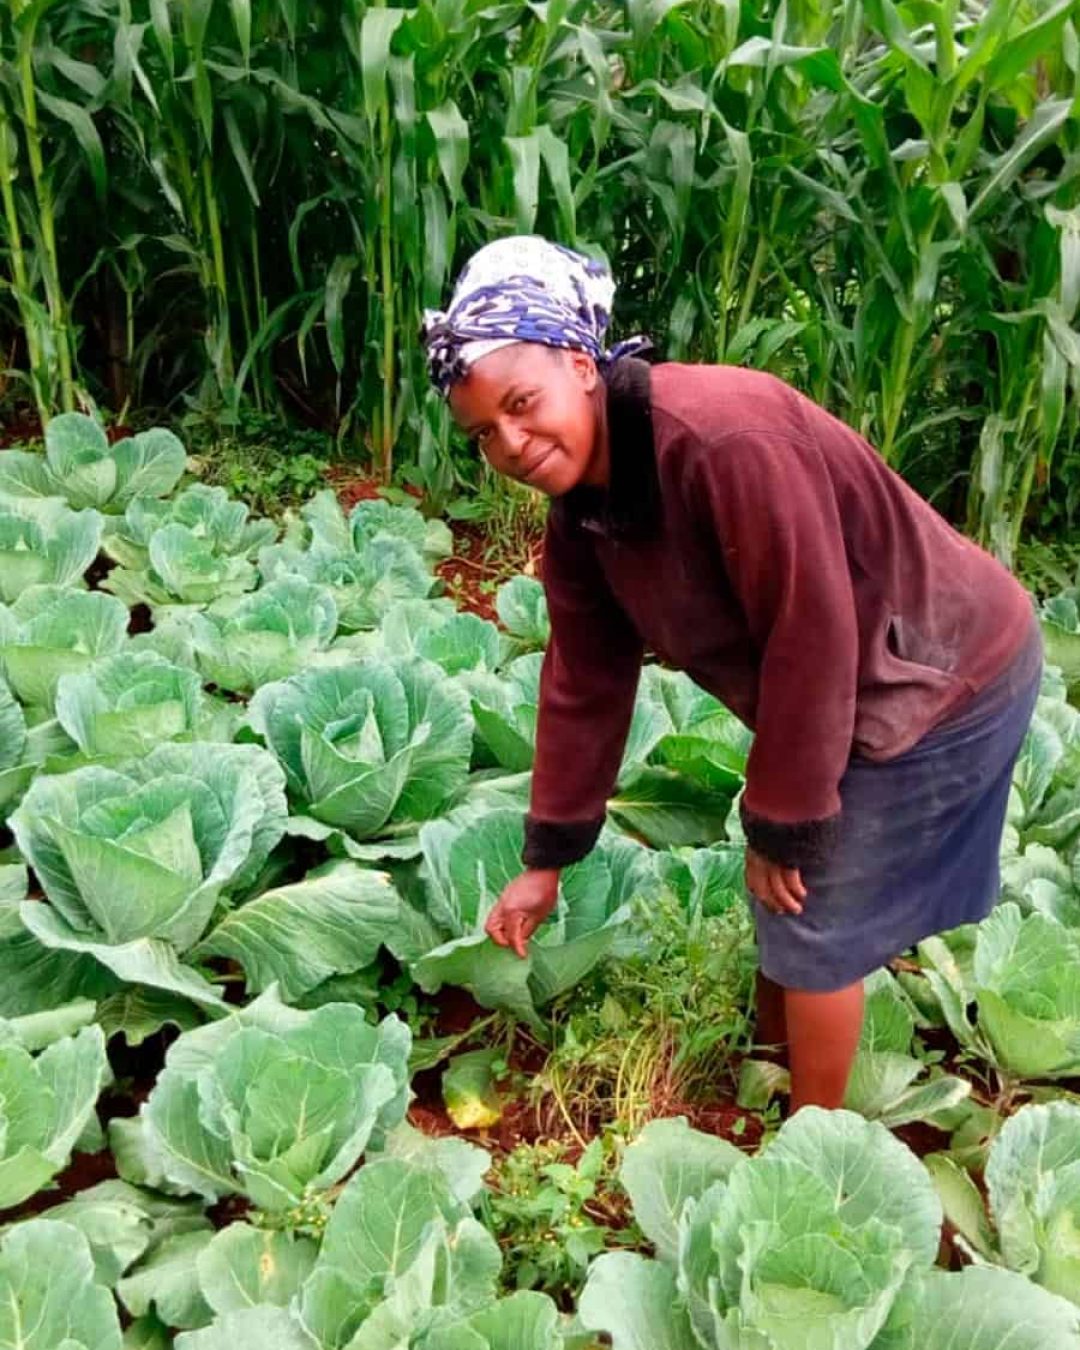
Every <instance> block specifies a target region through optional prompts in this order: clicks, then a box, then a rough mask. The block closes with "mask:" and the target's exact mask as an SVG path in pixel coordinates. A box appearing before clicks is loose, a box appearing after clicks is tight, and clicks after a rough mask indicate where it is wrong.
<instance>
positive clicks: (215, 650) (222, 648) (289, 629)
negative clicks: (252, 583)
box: [191, 576, 337, 694]
mask: <svg viewBox="0 0 1080 1350" xmlns="http://www.w3.org/2000/svg"><path fill="white" fill-rule="evenodd" d="M336 632H337V606H336V605H335V603H334V597H333V595H332V594H331V593H330V591H329V590H328V589H327V588H326V587H325V586H315V585H312V583H311V582H308V581H305V580H304V579H303V578H302V577H295V576H283V577H281V578H280V579H279V580H277V581H271V582H270V583H269V584H268V585H266V586H262V587H260V589H259V590H257V591H254V592H252V594H251V595H246V596H244V597H243V598H241V599H238V600H237V599H233V600H222V601H219V602H218V603H217V604H214V605H211V606H210V608H209V609H207V610H206V611H204V612H203V613H200V614H195V615H193V616H192V618H191V638H192V646H193V650H194V654H195V660H196V662H197V663H198V667H199V670H200V671H201V672H202V675H203V678H204V679H206V680H208V681H209V682H210V683H211V684H215V685H217V687H218V688H219V689H227V690H229V691H230V692H232V693H238V694H249V693H251V692H252V691H253V690H255V689H258V688H259V687H260V685H264V684H270V683H272V682H273V681H275V680H283V679H286V678H287V677H288V676H290V675H296V674H298V673H299V672H300V671H302V670H305V669H306V668H307V667H308V666H310V665H312V664H313V663H314V661H315V660H316V658H317V657H318V656H319V655H320V654H322V653H323V652H325V651H326V650H327V649H328V648H329V646H330V644H331V642H333V640H334V635H335V633H336Z"/></svg>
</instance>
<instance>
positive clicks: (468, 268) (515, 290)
mask: <svg viewBox="0 0 1080 1350" xmlns="http://www.w3.org/2000/svg"><path fill="white" fill-rule="evenodd" d="M614 298H615V282H614V281H613V280H612V276H611V273H610V272H609V271H608V268H607V266H606V264H604V263H602V262H598V261H597V260H596V259H594V258H586V257H585V256H584V255H583V254H581V253H575V252H574V251H573V249H569V248H563V247H562V245H561V244H553V243H551V242H550V241H549V240H547V239H542V238H540V237H539V236H538V235H524V234H523V235H513V236H511V237H510V238H509V239H498V240H496V241H495V242H494V243H492V244H486V245H485V246H484V247H483V248H482V249H480V250H479V252H477V253H474V254H473V256H472V257H471V258H470V259H469V261H468V262H467V263H466V264H465V267H464V269H463V270H462V273H461V275H460V276H459V277H458V280H457V284H456V286H455V287H454V293H453V295H452V297H451V299H450V307H449V309H447V310H445V311H442V310H433V309H429V310H427V311H426V313H425V314H424V323H423V327H422V329H421V336H422V338H423V341H424V345H425V346H426V347H427V355H428V372H429V374H430V376H431V381H432V383H433V384H434V385H435V387H436V388H437V389H438V391H439V393H440V394H442V395H443V397H444V398H445V397H446V395H447V394H449V392H450V389H451V388H452V386H453V385H454V384H456V383H457V381H458V380H462V379H464V378H465V376H466V375H467V374H468V373H469V371H470V369H471V368H472V367H473V366H474V365H475V364H476V362H477V361H479V360H480V358H481V357H484V356H487V355H488V354H489V353H490V352H493V351H497V350H498V349H499V348H500V347H509V346H511V345H512V344H513V343H515V342H538V343H540V344H541V345H543V346H545V347H565V348H571V349H575V350H578V351H583V352H588V354H589V355H590V356H591V357H592V358H593V360H594V361H596V362H597V364H598V365H600V366H601V367H603V366H606V365H608V364H610V363H611V362H613V361H616V360H618V359H619V357H621V356H630V355H632V354H633V353H635V352H640V351H643V350H645V349H646V348H647V347H648V346H649V342H648V340H647V339H646V338H644V337H633V338H629V339H627V340H626V341H625V342H619V343H617V344H616V345H615V346H614V347H612V348H611V350H610V351H608V350H605V348H604V345H603V344H604V333H605V332H606V330H607V326H608V323H609V321H610V319H611V306H612V302H613V300H614Z"/></svg>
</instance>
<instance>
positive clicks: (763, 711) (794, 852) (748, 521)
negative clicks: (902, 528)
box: [690, 431, 859, 868]
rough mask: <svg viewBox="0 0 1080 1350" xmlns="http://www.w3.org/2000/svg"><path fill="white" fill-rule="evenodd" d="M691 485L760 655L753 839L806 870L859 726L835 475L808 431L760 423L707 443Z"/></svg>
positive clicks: (750, 775) (746, 813) (833, 819)
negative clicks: (775, 430) (803, 434)
mask: <svg viewBox="0 0 1080 1350" xmlns="http://www.w3.org/2000/svg"><path fill="white" fill-rule="evenodd" d="M690 486H691V490H692V491H693V492H694V493H695V500H696V501H698V502H700V503H701V504H702V509H703V510H704V511H705V513H706V523H707V525H708V526H709V527H710V528H712V529H713V530H715V532H716V537H717V540H718V544H719V547H720V549H721V550H722V555H723V560H724V565H725V568H726V570H727V573H728V576H729V578H730V580H731V584H732V586H733V588H734V590H735V594H736V596H737V598H738V600H739V602H740V604H741V605H742V608H743V611H744V613H745V615H746V619H747V623H748V625H749V628H750V633H751V637H752V639H753V641H754V644H755V646H756V648H757V651H758V653H759V660H760V675H759V682H758V700H757V712H756V717H755V722H756V734H755V737H754V745H753V749H752V750H751V753H750V759H749V763H748V766H747V779H746V792H745V794H744V796H743V806H742V817H743V826H744V829H745V831H746V837H747V841H748V843H749V845H750V847H751V849H752V850H753V851H754V852H755V853H757V854H759V855H760V856H761V857H763V858H765V859H767V860H769V861H770V862H771V863H774V864H778V865H780V866H782V867H784V868H800V867H802V866H804V865H806V864H807V863H809V862H812V861H815V860H818V859H820V858H822V857H824V856H826V854H827V853H828V851H829V848H830V846H831V844H832V841H833V839H834V837H835V830H836V826H837V824H838V823H839V817H840V793H839V784H840V779H841V777H842V775H843V773H844V770H845V768H846V766H847V762H848V759H849V758H850V755H851V743H852V735H853V732H854V724H855V695H856V683H857V672H858V650H859V641H858V624H857V619H856V612H855V600H854V595H853V592H852V585H851V573H850V569H849V565H848V560H847V554H846V551H845V546H844V535H843V529H842V526H841V521H840V513H839V508H838V505H837V501H836V497H835V495H834V492H833V485H832V480H831V478H830V477H829V474H828V471H827V469H826V467H825V464H824V462H823V460H822V458H821V454H820V451H819V450H818V448H817V446H816V444H814V442H813V441H812V440H811V439H810V438H809V437H807V439H805V440H802V439H800V438H797V437H794V436H791V435H789V434H787V433H784V434H775V435H774V434H772V433H770V432H768V431H758V432H747V433H740V434H739V435H738V437H737V438H733V439H732V441H731V442H730V443H728V442H725V441H721V442H720V443H719V444H715V443H714V444H711V445H708V446H705V445H703V446H701V447H700V451H699V454H698V458H697V460H696V463H695V465H694V468H693V472H692V474H691V484H690Z"/></svg>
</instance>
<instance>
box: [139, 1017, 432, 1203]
mask: <svg viewBox="0 0 1080 1350" xmlns="http://www.w3.org/2000/svg"><path fill="white" fill-rule="evenodd" d="M410 1043H411V1037H410V1034H409V1029H408V1027H407V1026H406V1025H405V1024H404V1023H403V1022H399V1021H398V1019H397V1018H396V1017H393V1016H391V1017H388V1018H386V1019H384V1020H383V1021H382V1022H380V1023H379V1024H378V1025H377V1026H373V1025H372V1024H371V1023H370V1022H369V1021H368V1020H367V1018H366V1016H365V1013H364V1010H363V1009H362V1008H359V1007H357V1006H355V1005H353V1004H344V1003H328V1004H326V1005H325V1006H323V1007H321V1008H318V1009H316V1010H315V1011H314V1012H303V1011H300V1010H297V1009H293V1008H289V1007H286V1006H285V1005H284V1004H283V1003H281V1001H280V1000H279V999H278V998H277V995H276V992H275V991H274V990H269V991H267V993H265V994H263V995H262V996H261V997H259V998H258V999H256V1000H255V1001H254V1002H252V1003H250V1004H249V1005H248V1006H247V1007H246V1008H244V1009H242V1010H241V1011H239V1012H234V1013H232V1014H230V1015H229V1016H228V1017H225V1018H223V1019H221V1020H219V1021H217V1022H214V1023H211V1024H210V1025H209V1026H205V1027H199V1028H197V1029H195V1030H194V1031H188V1032H185V1033H184V1034H183V1035H181V1036H180V1037H179V1038H178V1039H177V1040H176V1041H175V1042H174V1043H173V1045H172V1046H170V1048H169V1051H168V1054H167V1055H166V1057H165V1068H164V1070H163V1072H162V1073H161V1075H160V1077H159V1078H158V1080H157V1083H156V1085H155V1087H154V1090H153V1092H152V1093H151V1094H150V1097H149V1099H148V1101H147V1102H146V1104H145V1105H144V1107H143V1108H142V1112H141V1114H140V1118H139V1126H138V1127H137V1128H138V1130H139V1131H140V1133H141V1136H142V1147H141V1149H140V1153H141V1155H142V1157H143V1159H144V1161H145V1160H149V1161H150V1162H151V1163H152V1164H153V1166H154V1167H156V1168H158V1169H160V1177H161V1178H163V1179H164V1181H165V1182H166V1183H167V1184H168V1185H169V1186H170V1187H171V1188H173V1189H175V1190H179V1191H183V1192H187V1193H193V1194H197V1195H202V1196H204V1197H205V1198H206V1199H208V1200H212V1199H218V1198H220V1197H222V1196H225V1195H246V1196H247V1197H248V1199H249V1200H250V1201H251V1202H252V1204H254V1205H255V1206H257V1207H258V1208H259V1209H263V1210H270V1211H282V1210H288V1209H290V1208H293V1207H295V1206H297V1205H299V1204H301V1203H303V1202H304V1201H306V1200H309V1199H311V1198H312V1197H313V1196H315V1195H317V1194H318V1193H320V1192H324V1191H326V1190H328V1189H329V1188H330V1187H331V1186H334V1185H336V1184H337V1183H338V1182H340V1181H342V1180H343V1179H344V1178H345V1176H347V1175H348V1173H349V1172H351V1171H352V1169H353V1168H354V1167H355V1166H356V1164H357V1162H358V1161H359V1160H360V1157H361V1155H362V1154H363V1153H364V1151H365V1150H366V1149H367V1148H368V1147H369V1145H372V1146H373V1145H374V1144H377V1143H378V1142H379V1141H380V1140H381V1139H382V1137H383V1136H384V1135H385V1133H386V1131H387V1130H390V1129H392V1128H393V1127H394V1126H395V1125H397V1124H398V1123H399V1122H400V1121H402V1120H403V1119H404V1116H405V1109H406V1106H407V1104H408V1098H409V1049H410ZM131 1129H132V1127H131V1126H130V1125H124V1126H122V1127H121V1129H120V1130H119V1131H114V1147H115V1145H116V1137H117V1136H119V1137H120V1138H124V1137H125V1136H128V1135H130V1133H131ZM132 1179H140V1180H146V1179H147V1178H146V1177H142V1178H132Z"/></svg>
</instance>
